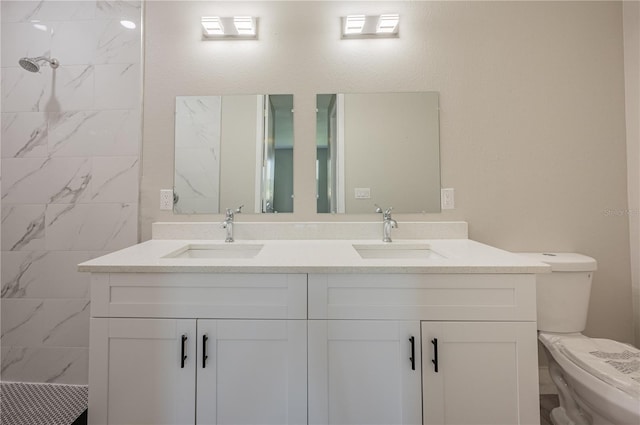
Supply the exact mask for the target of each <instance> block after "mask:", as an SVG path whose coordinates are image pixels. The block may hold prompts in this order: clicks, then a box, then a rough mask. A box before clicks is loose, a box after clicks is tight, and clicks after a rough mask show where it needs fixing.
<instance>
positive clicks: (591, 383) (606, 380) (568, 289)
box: [523, 253, 640, 425]
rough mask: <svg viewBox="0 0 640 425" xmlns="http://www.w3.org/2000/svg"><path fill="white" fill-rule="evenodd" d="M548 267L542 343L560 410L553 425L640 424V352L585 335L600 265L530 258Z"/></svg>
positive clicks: (540, 287)
mask: <svg viewBox="0 0 640 425" xmlns="http://www.w3.org/2000/svg"><path fill="white" fill-rule="evenodd" d="M523 255H526V256H527V257H529V258H534V259H535V260H537V261H540V262H544V263H547V264H549V265H550V266H551V273H548V274H540V275H538V277H537V285H536V290H537V291H536V292H537V300H536V301H537V315H538V316H537V319H538V331H539V334H538V339H539V340H540V342H541V343H542V344H543V347H544V349H545V352H546V354H547V357H548V359H549V373H550V375H551V379H552V381H553V383H554V384H555V385H556V387H557V389H558V396H559V399H560V407H557V408H555V409H554V410H553V411H552V412H551V420H552V422H553V423H554V425H574V424H575V425H591V424H598V425H599V424H609V425H626V424H633V425H638V424H640V350H638V349H636V348H634V347H632V346H630V345H627V344H622V343H620V342H617V341H612V340H608V339H596V338H589V337H587V336H585V335H583V334H582V333H581V332H582V331H583V330H584V328H585V325H586V320H587V310H588V306H589V295H590V291H591V280H592V277H593V272H594V271H595V270H596V266H597V265H596V261H595V260H594V259H592V258H590V257H586V256H584V255H580V254H569V253H562V254H549V253H525V254H523Z"/></svg>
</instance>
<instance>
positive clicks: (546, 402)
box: [540, 394, 560, 425]
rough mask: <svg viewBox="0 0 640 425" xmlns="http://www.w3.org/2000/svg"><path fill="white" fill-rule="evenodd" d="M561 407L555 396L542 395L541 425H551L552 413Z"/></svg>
mask: <svg viewBox="0 0 640 425" xmlns="http://www.w3.org/2000/svg"><path fill="white" fill-rule="evenodd" d="M559 405H560V402H559V401H558V396H557V395H555V394H541V395H540V425H551V419H550V415H551V411H552V410H553V409H554V408H555V407H558V406H559Z"/></svg>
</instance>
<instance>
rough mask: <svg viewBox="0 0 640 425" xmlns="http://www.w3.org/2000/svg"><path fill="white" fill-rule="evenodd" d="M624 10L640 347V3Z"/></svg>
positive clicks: (639, 342) (635, 309)
mask: <svg viewBox="0 0 640 425" xmlns="http://www.w3.org/2000/svg"><path fill="white" fill-rule="evenodd" d="M623 14H624V19H623V22H624V23H623V26H624V74H625V101H626V119H627V169H628V185H629V210H628V216H629V233H630V242H631V277H632V287H633V323H634V339H635V344H636V346H639V347H640V81H639V80H640V77H639V76H640V3H638V2H630V1H626V2H624V3H623Z"/></svg>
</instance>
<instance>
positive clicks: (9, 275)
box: [0, 1, 142, 384]
mask: <svg viewBox="0 0 640 425" xmlns="http://www.w3.org/2000/svg"><path fill="white" fill-rule="evenodd" d="M1 7H2V21H1V24H0V30H1V32H2V45H1V52H2V53H1V54H2V57H1V59H2V143H1V147H2V172H3V175H2V340H1V343H2V379H3V380H7V381H32V382H55V383H70V384H86V383H87V372H88V367H87V366H88V358H89V356H88V346H89V277H88V275H87V274H86V273H78V272H77V271H76V265H77V264H78V263H79V262H82V261H85V260H88V259H90V258H94V257H97V256H100V255H103V254H105V253H107V252H109V251H113V250H117V249H120V248H124V247H126V246H128V245H132V244H135V243H136V242H137V241H138V196H139V191H138V187H139V186H138V182H139V149H140V140H141V137H140V128H141V114H140V106H141V96H140V80H141V75H142V74H141V66H140V58H141V51H140V49H141V32H140V28H141V26H140V24H141V11H142V7H141V4H140V2H137V1H126V2H125V1H95V2H88V1H76V2H60V1H44V2H35V1H19V2H11V1H2V4H1ZM122 19H126V20H129V21H132V22H134V23H135V24H136V28H135V29H126V28H124V27H123V26H122V25H121V24H120V21H121V20H122ZM31 20H38V22H37V25H34V24H33V23H31ZM49 52H50V53H51V55H52V56H54V57H56V58H57V59H58V60H59V61H60V67H59V68H58V69H56V70H55V71H52V69H51V68H50V67H49V66H43V67H42V68H41V70H40V72H39V73H35V74H34V73H29V72H27V71H25V70H23V69H21V68H19V67H18V59H19V58H20V57H23V56H40V55H46V56H48V55H49Z"/></svg>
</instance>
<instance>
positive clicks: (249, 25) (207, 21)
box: [201, 16, 258, 40]
mask: <svg viewBox="0 0 640 425" xmlns="http://www.w3.org/2000/svg"><path fill="white" fill-rule="evenodd" d="M201 22H202V37H203V39H206V40H233V39H251V40H255V39H257V38H258V18H256V17H254V16H230V17H221V16H203V17H202V18H201Z"/></svg>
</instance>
